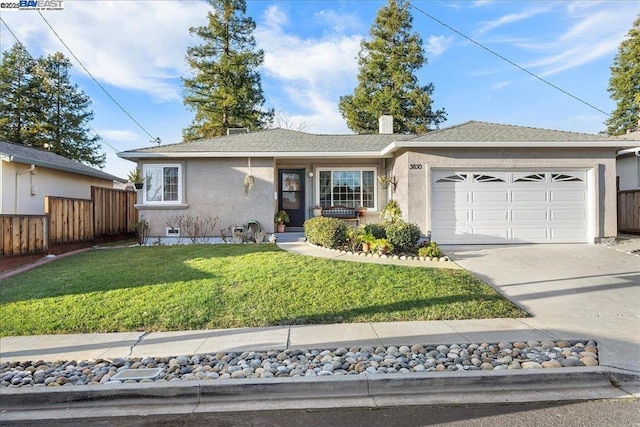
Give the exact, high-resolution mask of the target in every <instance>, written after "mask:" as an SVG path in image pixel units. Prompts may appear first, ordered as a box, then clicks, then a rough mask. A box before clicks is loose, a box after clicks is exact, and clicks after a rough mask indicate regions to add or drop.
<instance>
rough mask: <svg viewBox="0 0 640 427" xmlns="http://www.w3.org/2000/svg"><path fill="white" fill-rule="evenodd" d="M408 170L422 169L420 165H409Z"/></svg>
mask: <svg viewBox="0 0 640 427" xmlns="http://www.w3.org/2000/svg"><path fill="white" fill-rule="evenodd" d="M409 169H422V165H421V164H420V163H411V164H410V165H409Z"/></svg>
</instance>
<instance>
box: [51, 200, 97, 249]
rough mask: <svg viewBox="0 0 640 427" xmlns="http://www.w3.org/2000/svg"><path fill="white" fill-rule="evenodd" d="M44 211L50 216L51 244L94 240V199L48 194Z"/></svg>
mask: <svg viewBox="0 0 640 427" xmlns="http://www.w3.org/2000/svg"><path fill="white" fill-rule="evenodd" d="M44 213H45V215H47V217H48V218H49V246H51V245H57V244H61V243H73V242H87V241H93V237H94V236H95V234H94V230H93V201H92V200H86V199H68V198H66V197H52V196H46V197H45V198H44Z"/></svg>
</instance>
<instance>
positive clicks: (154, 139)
mask: <svg viewBox="0 0 640 427" xmlns="http://www.w3.org/2000/svg"><path fill="white" fill-rule="evenodd" d="M38 14H39V15H40V17H41V18H42V20H43V21H44V22H45V23H46V24H47V26H48V27H49V28H50V29H51V31H53V34H55V35H56V37H57V38H58V40H60V43H62V44H63V45H64V47H66V48H67V50H68V51H69V53H70V54H71V56H73V57H74V58H75V60H76V61H77V62H78V64H80V66H81V67H82V69H83V70H84V71H85V72H86V73H87V74H88V75H89V77H91V79H92V80H93V81H94V82H95V83H96V84H97V85H98V87H100V89H102V91H103V92H104V93H105V94H106V95H107V96H108V97H109V99H111V100H112V101H113V103H114V104H116V105H117V106H118V108H120V109H121V110H122V111H123V112H124V113H125V114H126V115H127V116H128V117H129V118H130V119H131V120H132V121H133V122H134V123H135V124H136V125H138V127H139V128H140V129H142V130H143V131H144V133H146V134H147V135H148V136H149V138H151V140H152V141H156V142H157V141H159V140H160V138H156V137H154V136H153V135H151V134H150V133H149V131H148V130H147V129H145V128H144V126H142V125H141V124H140V123H139V122H138V121H137V120H136V119H134V118H133V116H132V115H131V114H129V112H128V111H127V110H126V109H125V108H124V107H123V106H122V105H120V103H119V102H118V101H116V99H115V98H114V97H113V96H111V94H110V93H109V92H108V91H107V89H105V87H104V86H102V84H100V82H99V81H98V80H97V79H96V78H95V77H93V74H91V72H90V71H89V70H88V69H87V67H85V66H84V64H83V63H82V62H81V61H80V60H79V59H78V57H77V56H76V54H75V53H73V51H72V50H71V48H70V47H69V46H68V45H67V44H66V43H65V42H64V40H62V37H60V35H59V34H58V33H57V32H56V30H54V29H53V27H52V26H51V24H50V23H49V21H47V19H46V18H45V17H44V15H43V14H42V12H40V11H38ZM5 25H6V23H5Z"/></svg>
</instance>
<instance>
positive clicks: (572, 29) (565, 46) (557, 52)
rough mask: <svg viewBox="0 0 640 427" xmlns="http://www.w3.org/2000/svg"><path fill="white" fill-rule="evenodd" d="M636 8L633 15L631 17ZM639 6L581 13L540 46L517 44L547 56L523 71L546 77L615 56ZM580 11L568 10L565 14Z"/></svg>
mask: <svg viewBox="0 0 640 427" xmlns="http://www.w3.org/2000/svg"><path fill="white" fill-rule="evenodd" d="M634 8H635V13H633V14H632V13H631V12H632V9H634ZM638 9H640V8H638V6H634V7H631V8H624V7H621V8H620V7H618V8H608V7H603V8H602V10H599V11H594V10H589V11H588V12H587V11H584V13H577V14H574V15H572V16H571V20H572V24H571V25H570V26H569V27H568V28H567V29H566V30H565V31H564V33H562V34H561V35H560V36H559V37H557V38H554V40H550V41H547V42H543V43H538V42H536V43H526V42H525V43H520V44H519V45H520V46H521V47H525V48H529V49H533V50H539V51H542V52H548V54H546V55H544V56H542V57H540V58H538V59H535V60H533V61H530V63H529V64H526V67H530V68H539V69H541V70H542V71H541V73H540V74H541V75H542V76H549V75H552V74H556V73H559V72H562V71H566V70H569V69H571V68H574V67H578V66H581V65H584V64H587V63H589V62H592V61H594V60H597V59H599V58H602V57H605V56H609V55H611V54H612V53H613V52H615V51H616V50H617V48H618V46H619V44H620V42H621V41H622V40H623V38H624V37H625V35H626V34H627V32H628V30H629V28H631V26H632V24H633V19H634V16H635V14H636V13H637V12H638V11H639V10H638ZM576 11H583V9H576V8H569V9H568V12H569V13H570V14H571V13H572V12H576Z"/></svg>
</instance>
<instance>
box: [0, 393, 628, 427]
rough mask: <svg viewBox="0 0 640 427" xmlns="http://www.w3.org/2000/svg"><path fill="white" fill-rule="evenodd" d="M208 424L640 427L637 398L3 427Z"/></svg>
mask: <svg viewBox="0 0 640 427" xmlns="http://www.w3.org/2000/svg"><path fill="white" fill-rule="evenodd" d="M45 424H48V425H65V426H127V427H128V426H133V427H142V426H145V427H146V426H149V427H150V426H154V427H155V426H178V427H180V426H190V427H191V426H210V427H236V426H238V427H244V426H247V427H248V426H251V427H298V426H313V427H316V426H318V427H341V426H349V427H360V426H362V427H378V426H379V427H393V426H403V427H414V426H415V427H418V426H442V427H481V426H482V427H485V426H518V427H547V426H549V427H552V426H553V427H557V426H560V425H568V426H572V427H582V426H585V427H586V426H588V427H594V426H607V427H633V426H640V400H638V399H628V400H596V401H580V402H551V403H545V402H535V403H518V404H500V405H457V406H443V405H429V406H404V407H389V408H377V409H368V408H342V409H327V410H289V411H283V410H279V411H254V412H252V411H248V412H226V413H213V414H211V413H210V414H202V413H192V414H181V415H161V416H153V415H152V416H145V417H135V416H134V417H127V418H97V419H93V418H92V419H75V420H67V421H65V422H51V421H46V422H44V421H43V422H42V423H35V422H33V421H31V422H23V423H20V424H12V423H11V424H2V425H7V426H9V425H30V426H37V425H45Z"/></svg>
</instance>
